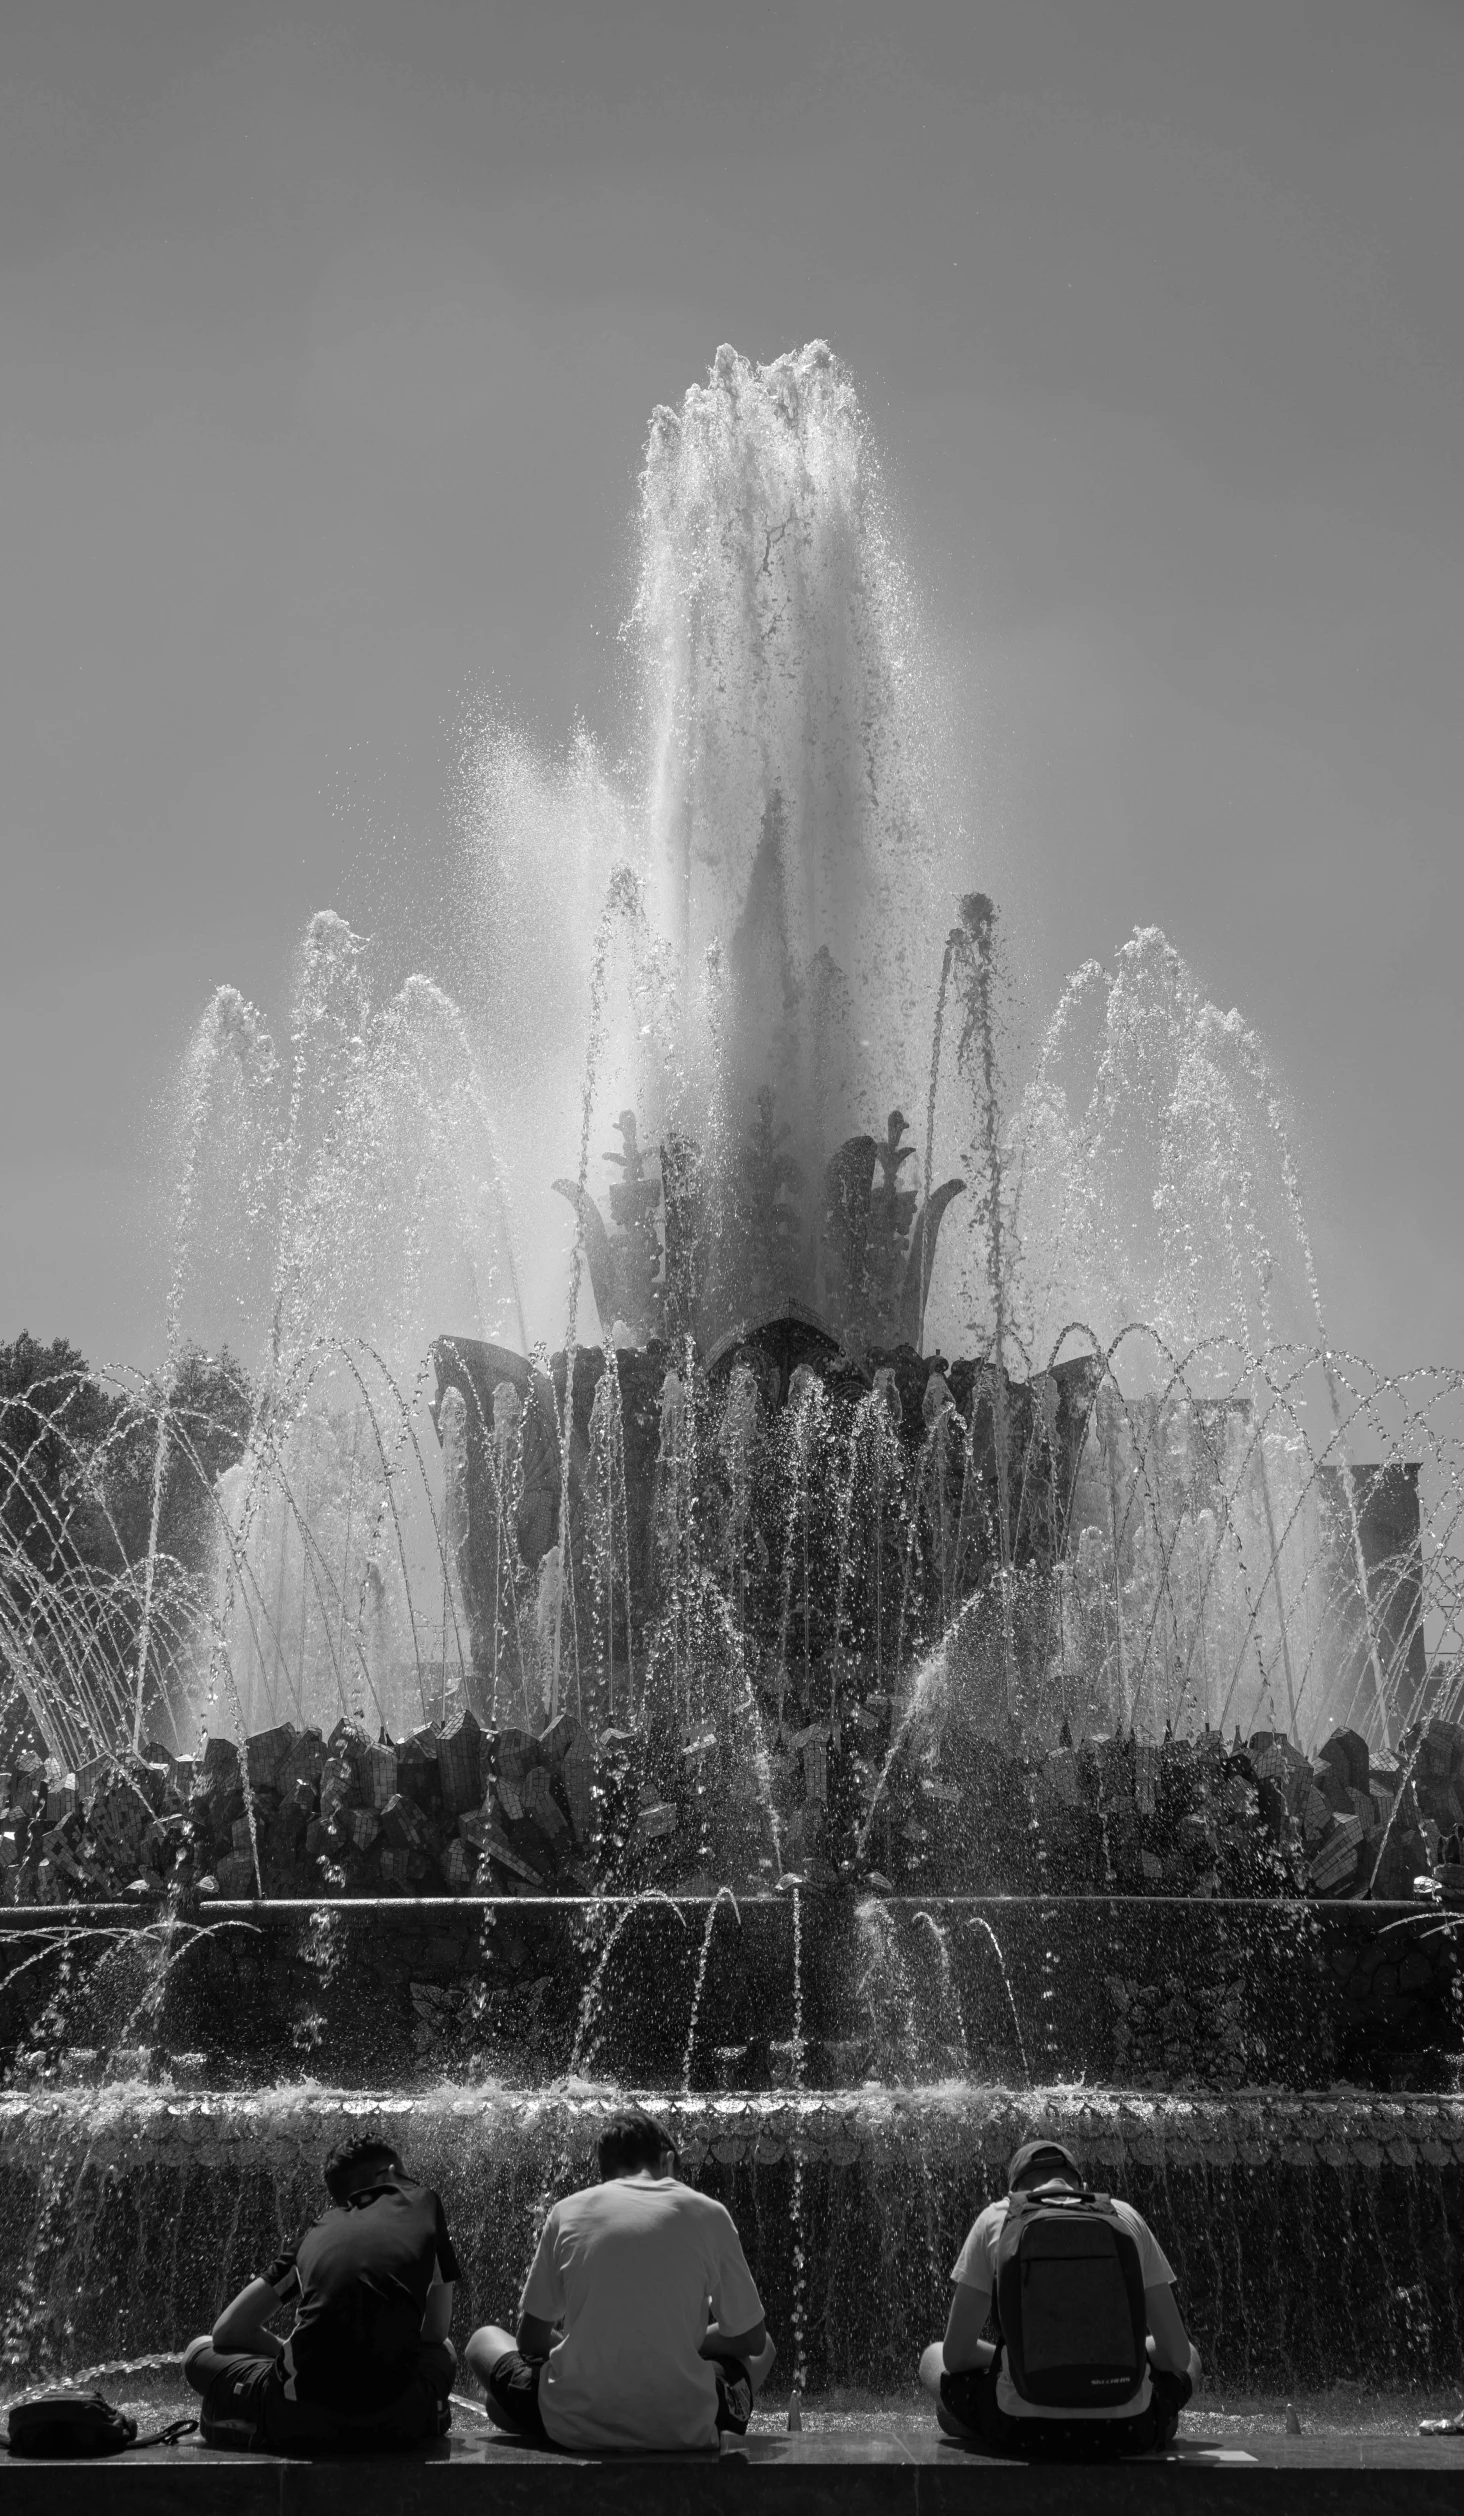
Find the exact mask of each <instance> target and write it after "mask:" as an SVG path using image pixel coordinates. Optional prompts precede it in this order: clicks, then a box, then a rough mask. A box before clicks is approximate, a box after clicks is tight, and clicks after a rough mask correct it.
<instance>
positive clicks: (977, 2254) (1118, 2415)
mask: <svg viewBox="0 0 1464 2516" xmlns="http://www.w3.org/2000/svg"><path fill="white" fill-rule="evenodd" d="M1009 2207H1010V2196H1009V2195H1007V2194H1004V2195H1003V2196H1002V2199H1001V2200H1000V2201H994V2202H988V2204H987V2206H986V2208H985V2209H984V2210H983V2211H982V2213H981V2216H980V2218H979V2219H978V2220H977V2222H976V2224H975V2226H974V2227H973V2228H972V2230H971V2233H970V2235H969V2236H968V2237H967V2239H966V2242H965V2244H964V2245H963V2246H962V2248H961V2250H960V2252H959V2254H958V2255H957V2256H956V2259H955V2264H954V2267H953V2269H952V2272H951V2285H952V2287H954V2288H957V2289H984V2290H985V2291H986V2293H987V2295H988V2296H991V2295H993V2294H994V2292H995V2289H996V2248H997V2242H998V2240H999V2238H1000V2236H1001V2232H1002V2229H1003V2228H1004V2227H1005V2226H1006V2215H1007V2211H1008V2209H1009ZM1113 2208H1114V2213H1115V2216H1116V2217H1117V2218H1118V2220H1119V2221H1120V2223H1121V2225H1122V2226H1123V2227H1125V2228H1126V2229H1127V2230H1128V2233H1129V2235H1130V2236H1131V2237H1132V2238H1133V2240H1134V2242H1135V2244H1136V2245H1137V2246H1138V2249H1139V2269H1140V2270H1141V2272H1142V2273H1143V2276H1144V2287H1145V2288H1146V2289H1161V2288H1164V2287H1165V2286H1172V2284H1173V2281H1174V2274H1173V2272H1172V2271H1171V2269H1170V2267H1169V2264H1168V2263H1167V2262H1166V2261H1165V2258H1164V2254H1163V2251H1162V2249H1161V2247H1160V2245H1159V2241H1158V2239H1157V2237H1156V2236H1155V2235H1154V2232H1153V2230H1152V2228H1151V2227H1150V2226H1149V2224H1148V2221H1147V2220H1145V2219H1141V2218H1140V2217H1139V2214H1138V2212H1137V2211H1136V2210H1135V2208H1134V2206H1133V2204H1132V2202H1126V2201H1119V2200H1118V2198H1117V2196H1116V2195H1115V2197H1114V2203H1113ZM1153 2390H1154V2389H1153V2387H1152V2385H1151V2384H1150V2382H1149V2371H1148V2369H1147V2368H1145V2370H1144V2380H1143V2383H1142V2384H1141V2385H1140V2387H1139V2390H1138V2392H1137V2393H1136V2394H1131V2395H1130V2396H1129V2398H1128V2401H1127V2402H1121V2403H1113V2404H1109V2403H1102V2404H1098V2405H1095V2406H1094V2408H1093V2409H1091V2410H1089V2409H1086V2408H1085V2409H1084V2410H1083V2412H1082V2414H1081V2417H1082V2418H1083V2419H1084V2420H1133V2419H1136V2418H1137V2417H1138V2415H1139V2413H1140V2412H1141V2411H1145V2410H1147V2409H1148V2405H1149V2400H1150V2397H1151V2395H1152V2393H1153ZM996 2407H997V2409H998V2411H1005V2412H1006V2413H1008V2414H1009V2416H1010V2417H1011V2418H1012V2419H1013V2420H1070V2419H1072V2418H1073V2416H1074V2415H1073V2413H1071V2412H1069V2411H1064V2410H1063V2409H1062V2408H1061V2407H1060V2406H1057V2405H1054V2404H1051V2403H1041V2402H1027V2401H1025V2400H1024V2399H1023V2397H1022V2396H1021V2395H1020V2394H1019V2393H1018V2391H1017V2389H1016V2387H1015V2385H1014V2384H1013V2383H1012V2380H1011V2377H1010V2375H1009V2374H1008V2371H1007V2363H1006V2355H1005V2353H1003V2355H1002V2362H1001V2366H1000V2367H999V2369H998V2370H997V2377H996Z"/></svg>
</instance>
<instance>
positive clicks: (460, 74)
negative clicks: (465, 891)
mask: <svg viewBox="0 0 1464 2516" xmlns="http://www.w3.org/2000/svg"><path fill="white" fill-rule="evenodd" d="M896 29H897V30H898V31H892V30H896ZM0 80H3V85H0V343H3V362H4V379H5V383H4V392H3V396H0V432H3V434H0V443H3V471H0V494H3V510H0V512H3V525H0V532H3V543H0V621H3V672H0V708H3V721H0V763H3V788H0V876H3V887H0V1074H3V1077H4V1090H3V1093H0V1336H9V1335H13V1334H14V1333H15V1332H16V1331H17V1330H18V1329H19V1328H20V1327H22V1326H29V1327H31V1328H32V1329H33V1330H35V1331H36V1332H37V1333H38V1334H43V1335H46V1336H50V1335H53V1334H55V1333H57V1332H66V1333H68V1334H70V1335H71V1336H73V1337H74V1338H76V1339H77V1340H78V1341H79V1342H80V1343H81V1344H82V1345H83V1346H84V1347H85V1348H86V1350H87V1351H88V1352H89V1353H91V1354H92V1355H93V1356H94V1357H96V1358H98V1359H100V1358H104V1357H105V1358H109V1359H117V1360H122V1359H130V1360H134V1361H148V1360H151V1359H154V1358H155V1357H156V1355H157V1352H158V1350H159V1346H160V1342H161V1329H162V1316H163V1294H164V1285H163V1264H162V1259H161V1256H160V1253H159V1250H158V1247H157V1245H156V1240H155V1237H153V1236H150V1216H151V1214H152V1212H153V1207H154V1184H155V1173H156V1166H157V1163H158V1161H159V1158H160V1156H159V1147H158V1131H157V1128H156V1125H155V1123H154V1120H153V1116H152V1113H153V1112H154V1110H155V1109H156V1106H157V1102H158V1098H159V1095H160V1093H161V1091H162V1089H163V1087H164V1086H165V1084H166V1082H167V1079H168V1077H169V1075H170V1073H171V1072H172V1070H173V1068H174V1066H175V1064H176V1060H177V1058H178V1056H179V1053H180V1051H181V1049H182V1047H183V1045H184V1043H185V1041H186V1039H187V1036H188V1033H189V1030H190V1028H191V1026H192V1023H193V1021H194V1019H195V1018H196V1015H197V1013H198V1012H199V1010H200V1009H201V1007H202V1004H203V1002H204V1000H205V999H206V997H207V995H208V993H209V991H210V990H211V989H212V987H213V986H214V984H215V983H216V982H217V981H219V980H221V979H225V978H228V979H232V980H234V981H236V982H237V983H238V984H239V985H240V986H241V987H243V988H244V989H245V991H246V992H247V993H249V994H252V995H255V996H257V997H258V998H260V999H261V1000H262V1001H265V1002H266V1003H268V1004H270V1005H271V1006H275V1005H277V1004H278V1002H279V999H280V994H281V990H282V987H283V984H284V981H285V978H286V973H287V965H288V956H289V953H290V949H291V946H292V943H293V940H294V937H295V935H296V933H297V931H298V929H299V927H300V925H301V923H302V921H303V919H304V918H305V916H306V915H307V914H308V912H309V911H310V910H312V909H313V908H316V907H318V906H322V905H334V906H337V907H339V908H340V909H342V910H343V911H344V912H345V913H347V914H348V915H352V916H353V917H356V918H358V919H359V920H361V921H363V922H364V923H366V924H368V925H369V924H370V922H371V920H372V918H373V917H375V916H378V915H381V914H383V913H384V911H383V906H382V903H383V900H384V898H385V896H386V893H387V890H388V889H389V888H390V881H391V880H393V879H394V880H395V881H396V883H397V884H398V885H403V884H404V885H406V886H407V887H408V888H409V889H411V890H412V891H413V892H415V893H416V894H418V895H419V896H420V898H421V899H422V901H423V902H424V904H425V903H427V902H429V901H430V900H431V899H433V898H435V897H436V896H437V894H438V893H439V891H440V881H441V871H442V867H443V864H444V861H445V857H446V854H447V851H448V844H449V835H450V834H449V826H448V824H449V798H448V795H447V791H446V769H447V764H448V762H449V760H450V758H451V754H452V750H453V739H454V727H455V725H456V724H457V722H458V721H459V718H460V714H461V710H462V708H463V707H464V705H465V704H467V703H469V702H470V701H471V700H472V698H473V695H474V694H475V693H476V692H478V691H481V690H485V689H486V690H489V691H493V692H496V693H497V695H498V696H499V698H500V699H501V700H502V701H504V702H505V703H508V704H510V705H511V706H512V707H513V708H514V709H515V710H516V711H517V712H518V713H519V714H520V715H521V716H522V717H523V718H524V719H525V720H526V721H528V722H529V723H531V724H532V725H534V726H536V727H538V728H540V729H541V730H542V732H543V733H544V735H545V736H546V738H556V739H557V738H559V737H562V736H563V735H564V734H565V733H566V732H567V730H568V728H569V726H570V724H571V721H572V719H573V716H574V713H575V711H576V709H577V708H583V709H584V710H585V712H586V713H587V715H588V716H589V717H590V718H591V720H592V721H593V720H594V719H595V718H596V715H597V713H599V712H600V711H601V710H602V708H603V704H604V701H605V694H606V691H607V687H608V683H609V679H610V670H611V666H610V659H611V658H612V657H613V652H614V647H613V632H614V629H615V625H616V622H617V619H618V618H619V616H620V612H621V610H622V608H623V602H624V594H625V572H626V560H627V546H628V545H627V520H628V517H629V513H630V509H631V504H632V500H633V495H634V480H635V474H636V471H637V468H638V464H639V458H640V449H641V445H642V441H643V436H644V429H645V421H646V417H647V414H648V412H649V410H650V408H651V406H652V405H653V404H654V403H656V402H658V401H668V400H676V399H679V397H680V395H681V393H682V391H683V390H684V388H685V386H686V385H687V384H688V383H689V382H691V381H692V380H693V379H694V378H696V377H698V376H699V375H701V374H703V373H704V372H705V369H706V367H707V365H708V363H709V361H710V359H711V357H712V355H713V353H714V351H715V349H716V347H717V344H718V343H719V342H720V341H723V340H731V341H733V342H735V343H736V345H737V346H738V347H739V348H740V349H742V350H744V351H746V352H748V353H749V354H751V355H753V356H755V357H758V358H763V359H766V358H770V357H772V356H774V355H775V354H776V353H777V352H778V351H779V350H780V349H783V348H785V347H788V346H790V345H793V344H796V343H798V342H801V341H803V340H805V339H807V338H808V337H810V336H812V335H822V336H824V337H825V338H827V339H828V340H829V341H831V342H832V344H833V346H834V347H835V349H836V350H837V351H838V352H839V353H840V354H841V356H842V357H843V358H844V359H846V360H847V361H848V363H849V364H850V366H851V367H852V368H853V370H854V371H855V374H856V376H857V378H858V379H859V382H860V386H861V390H862V392H863V394H864V398H865V400H866V403H867V405H868V407H869V409H870V411H871V413H872V415H873V418H874V421H875V424H876V426H877V429H878V431H879V435H880V439H881V443H882V445H883V447H884V450H885V454H886V458H887V462H888V466H889V470H890V475H891V479H892V482H893V486H894V489H895V493H896V497H897V501H898V505H899V509H900V512H901V514H902V517H903V520H904V524H905V527H906V530H907V534H908V538H909V544H910V550H911V556H912V559H913V562H914V565H915V569H916V572H917V574H918V576H919V578H920V580H921V582H922V584H923V586H924V589H925V592H926V596H927V601H928V609H929V614H930V617H931V620H932V623H933V625H934V628H935V630H936V632H937V634H938V636H939V638H940V640H941V642H942V643H943V645H944V646H945V647H946V648H947V649H948V650H949V653H950V656H951V658H952V660H953V670H954V675H955V687H956V689H957V691H958V692H959V693H960V694H961V697H960V706H961V709H962V712H963V714H964V715H965V716H967V717H968V719H969V741H970V745H971V750H972V757H973V759H974V761H975V763H976V770H977V775H976V784H977V791H978V793H979V796H980V799H981V813H980V820H979V825H978V831H977V838H976V856H977V859H978V860H979V861H978V862H977V863H976V866H975V871H976V873H977V875H978V876H985V877H986V878H987V879H988V880H989V881H990V882H991V884H992V885H993V887H995V888H997V889H998V890H999V891H1000V892H1001V894H1002V896H1003V900H1004V904H1005V906H1006V908H1007V910H1008V912H1009V918H1010V925H1011V931H1012V935H1013V949H1014V951H1015V953H1016V955H1017V958H1018V961H1019V963H1020V965H1021V967H1022V969H1023V971H1024V974H1025V977H1026V979H1027V982H1028V984H1029V985H1030V987H1031V989H1032V992H1033V996H1034V999H1035V1001H1036V1003H1037V1005H1038V1007H1039V1009H1040V1007H1041V1006H1043V1005H1045V1004H1046V1003H1047V1002H1049V1001H1050V999H1051V998H1052V997H1053V996H1054V995H1055V994H1056V992H1057V989H1058V987H1059V986H1060V984H1061V979H1062V976H1063V974H1064V972H1065V971H1066V969H1067V968H1068V967H1069V966H1070V965H1071V964H1073V963H1074V962H1076V961H1078V960H1080V959H1082V958H1084V957H1085V956H1087V955H1089V954H1099V955H1103V956H1105V957H1106V956H1109V955H1111V953H1112V951H1113V949H1114V947H1115V946H1116V945H1118V944H1119V943H1120V942H1121V941H1122V940H1123V938H1124V937H1125V936H1126V934H1127V933H1128V932H1129V930H1130V929H1131V927H1132V926H1133V925H1134V924H1135V923H1136V922H1139V921H1142V922H1150V921H1153V922H1157V923H1159V924H1161V925H1163V926H1164V927H1165V928H1166V929H1167V931H1168V932H1169V934H1170V936H1171V938H1172V940H1173V941H1174V942H1175V943H1176V944H1177V945H1178V946H1179V947H1180V948H1181V950H1182V951H1183V952H1184V953H1185V954H1186V955H1187V957H1188V958H1189V959H1190V960H1191V962H1192V963H1193V964H1194V965H1195V967H1196V968H1197V970H1198V971H1199V973H1200V975H1201V976H1202V978H1203V979H1204V981H1205V983H1206V985H1207V987H1208V989H1209V991H1210V993H1211V994H1212V995H1213V996H1214V997H1215V998H1217V999H1218V1000H1219V1001H1220V1002H1221V1003H1222V1004H1226V1005H1228V1004H1231V1003H1237V1004H1239V1005H1240V1006H1241V1008H1242V1009H1243V1010H1244V1011H1245V1012H1246V1014H1247V1015H1248V1016H1249V1017H1250V1018H1251V1019H1252V1020H1253V1021H1254V1022H1255V1023H1256V1024H1257V1025H1258V1026H1259V1028H1260V1030H1261V1032H1262V1034H1263V1036H1264V1037H1265V1039H1266V1041H1267V1042H1268V1044H1269V1047H1270V1049H1271V1051H1272V1053H1273V1055H1274V1057H1275V1059H1276V1061H1277V1064H1278V1065H1279V1067H1280V1069H1281V1071H1282V1073H1283V1074H1284V1076H1285V1078H1286V1081H1287V1085H1288V1088H1289V1091H1290V1094H1291V1097H1292V1103H1293V1107H1294V1109H1295V1111H1296V1113H1297V1117H1298V1124H1299V1133H1300V1143H1301V1153H1302V1160H1303V1165H1304V1170H1305V1174H1306V1178H1307V1182H1308V1187H1309V1191H1310V1198H1311V1205H1312V1211H1313V1217H1314V1222H1315V1227H1316V1236H1317V1243H1318V1254H1319V1258H1320V1262H1321V1268H1322V1274H1323V1281H1324V1286H1325V1289H1326V1292H1327V1296H1328V1302H1329V1308H1330V1312H1331V1319H1332V1326H1333V1333H1334V1335H1335V1336H1336V1337H1337V1338H1338V1339H1339V1341H1341V1342H1343V1343H1345V1344H1350V1345H1352V1346H1354V1347H1356V1348H1358V1349H1360V1350H1361V1351H1363V1352H1364V1353H1366V1354H1369V1355H1370V1356H1371V1357H1372V1358H1373V1359H1374V1360H1375V1361H1376V1362H1378V1363H1380V1364H1383V1365H1386V1366H1398V1365H1402V1364H1408V1363H1413V1362H1418V1361H1423V1360H1425V1359H1437V1360H1460V1359H1464V1358H1461V1356H1460V1353H1459V1346H1460V1337H1459V1296H1460V1291H1461V1283H1464V1266H1461V1259H1460V1248H1461V1241H1464V1165H1461V1160H1460V1146H1459V1127H1458V1120H1457V1103H1458V1083H1459V1074H1460V1068H1461V1054H1464V1002H1461V986H1460V974H1459V964H1460V954H1461V943H1464V845H1461V832H1460V798H1461V793H1464V706H1461V673H1460V658H1461V646H1464V635H1461V633H1464V496H1461V490H1460V462H1459V457H1460V452H1461V434H1464V416H1461V414H1464V340H1461V330H1464V291H1461V288H1460V280H1459V266H1460V238H1461V235H1464V127H1461V126H1464V8H1461V7H1460V6H1459V5H1457V0H1440V4H1439V5H1436V6H1429V5H1423V0H1372V4H1371V5H1364V4H1363V0H1318V4H1317V5H1315V6H1305V5H1296V0H1255V4H1254V5H1252V0H1154V4H1153V5H1148V4H1147V0H1054V4H1053V5H1046V0H999V4H998V5H983V0H959V5H956V6H953V7H942V8H925V7H920V6H918V5H916V6H911V5H909V0H906V5H904V6H902V7H901V8H899V9H898V10H896V9H893V8H891V7H890V6H889V5H888V0H881V5H879V6H874V7H869V8H864V7H860V6H848V7H837V6H827V5H823V6H809V7H800V6H798V5H797V0H776V5H772V6H767V7H764V6H762V5H760V4H759V0H737V5H736V6H728V7H720V8H716V9H712V8H709V7H700V6H698V5H696V0H667V4H666V5H658V6H650V5H646V6H637V5H633V0H590V5H588V6H585V7H583V8H566V7H561V6H558V5H556V0H531V4H530V0H525V4H524V5H521V6H514V7H506V6H492V5H484V4H482V0H480V4H479V5H472V6H462V7H449V6H442V5H437V4H436V0H397V5H395V6H391V7H385V6H380V7H377V6H355V7H344V6H342V7H335V8H332V7H319V8H311V7H309V6H308V5H307V6H301V5H296V6H293V7H290V8H285V9H276V8H274V7H272V6H270V5H268V0H249V5H248V6H246V7H239V6H237V5H229V6H224V5H213V0H185V5H182V6H178V7H165V6H150V5H148V4H147V0H98V5H96V6H93V7H85V8H84V7H76V6H71V5H68V0H46V5H44V6H41V5H37V6H32V7H19V8H12V9H11V10H9V11H8V12H7V13H6V32H5V42H4V47H3V51H0ZM393 838H394V839H395V841H396V847H395V856H394V860H393V861H394V863H395V868H396V870H395V874H394V876H391V877H389V876H388V873H387V872H386V871H385V870H384V865H385V862H386V857H387V854H388V853H389V851H388V847H387V843H388V842H389V841H392V840H393ZM429 923H430V921H428V920H426V919H425V917H424V934H425V933H426V932H427V930H428V925H429Z"/></svg>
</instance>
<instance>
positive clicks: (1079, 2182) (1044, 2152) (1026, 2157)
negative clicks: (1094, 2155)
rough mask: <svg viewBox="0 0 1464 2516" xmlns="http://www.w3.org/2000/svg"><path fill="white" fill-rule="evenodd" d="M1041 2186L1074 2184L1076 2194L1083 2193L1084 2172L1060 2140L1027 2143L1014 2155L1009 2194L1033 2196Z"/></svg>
mask: <svg viewBox="0 0 1464 2516" xmlns="http://www.w3.org/2000/svg"><path fill="white" fill-rule="evenodd" d="M1039 2184H1071V2186H1072V2187H1073V2190H1074V2191H1075V2192H1081V2191H1082V2189H1083V2173H1082V2169H1081V2167H1080V2166H1079V2165H1078V2162H1077V2160H1076V2158H1075V2157H1074V2156H1073V2154H1072V2151H1071V2150H1070V2149H1064V2147H1063V2145H1062V2142H1061V2141H1060V2140H1027V2141H1023V2143H1022V2146H1021V2148H1020V2149H1015V2150H1013V2152H1012V2155H1011V2159H1010V2162H1009V2164H1008V2166H1007V2191H1008V2192H1009V2193H1031V2192H1035V2190H1036V2188H1037V2186H1038V2185H1039Z"/></svg>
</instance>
